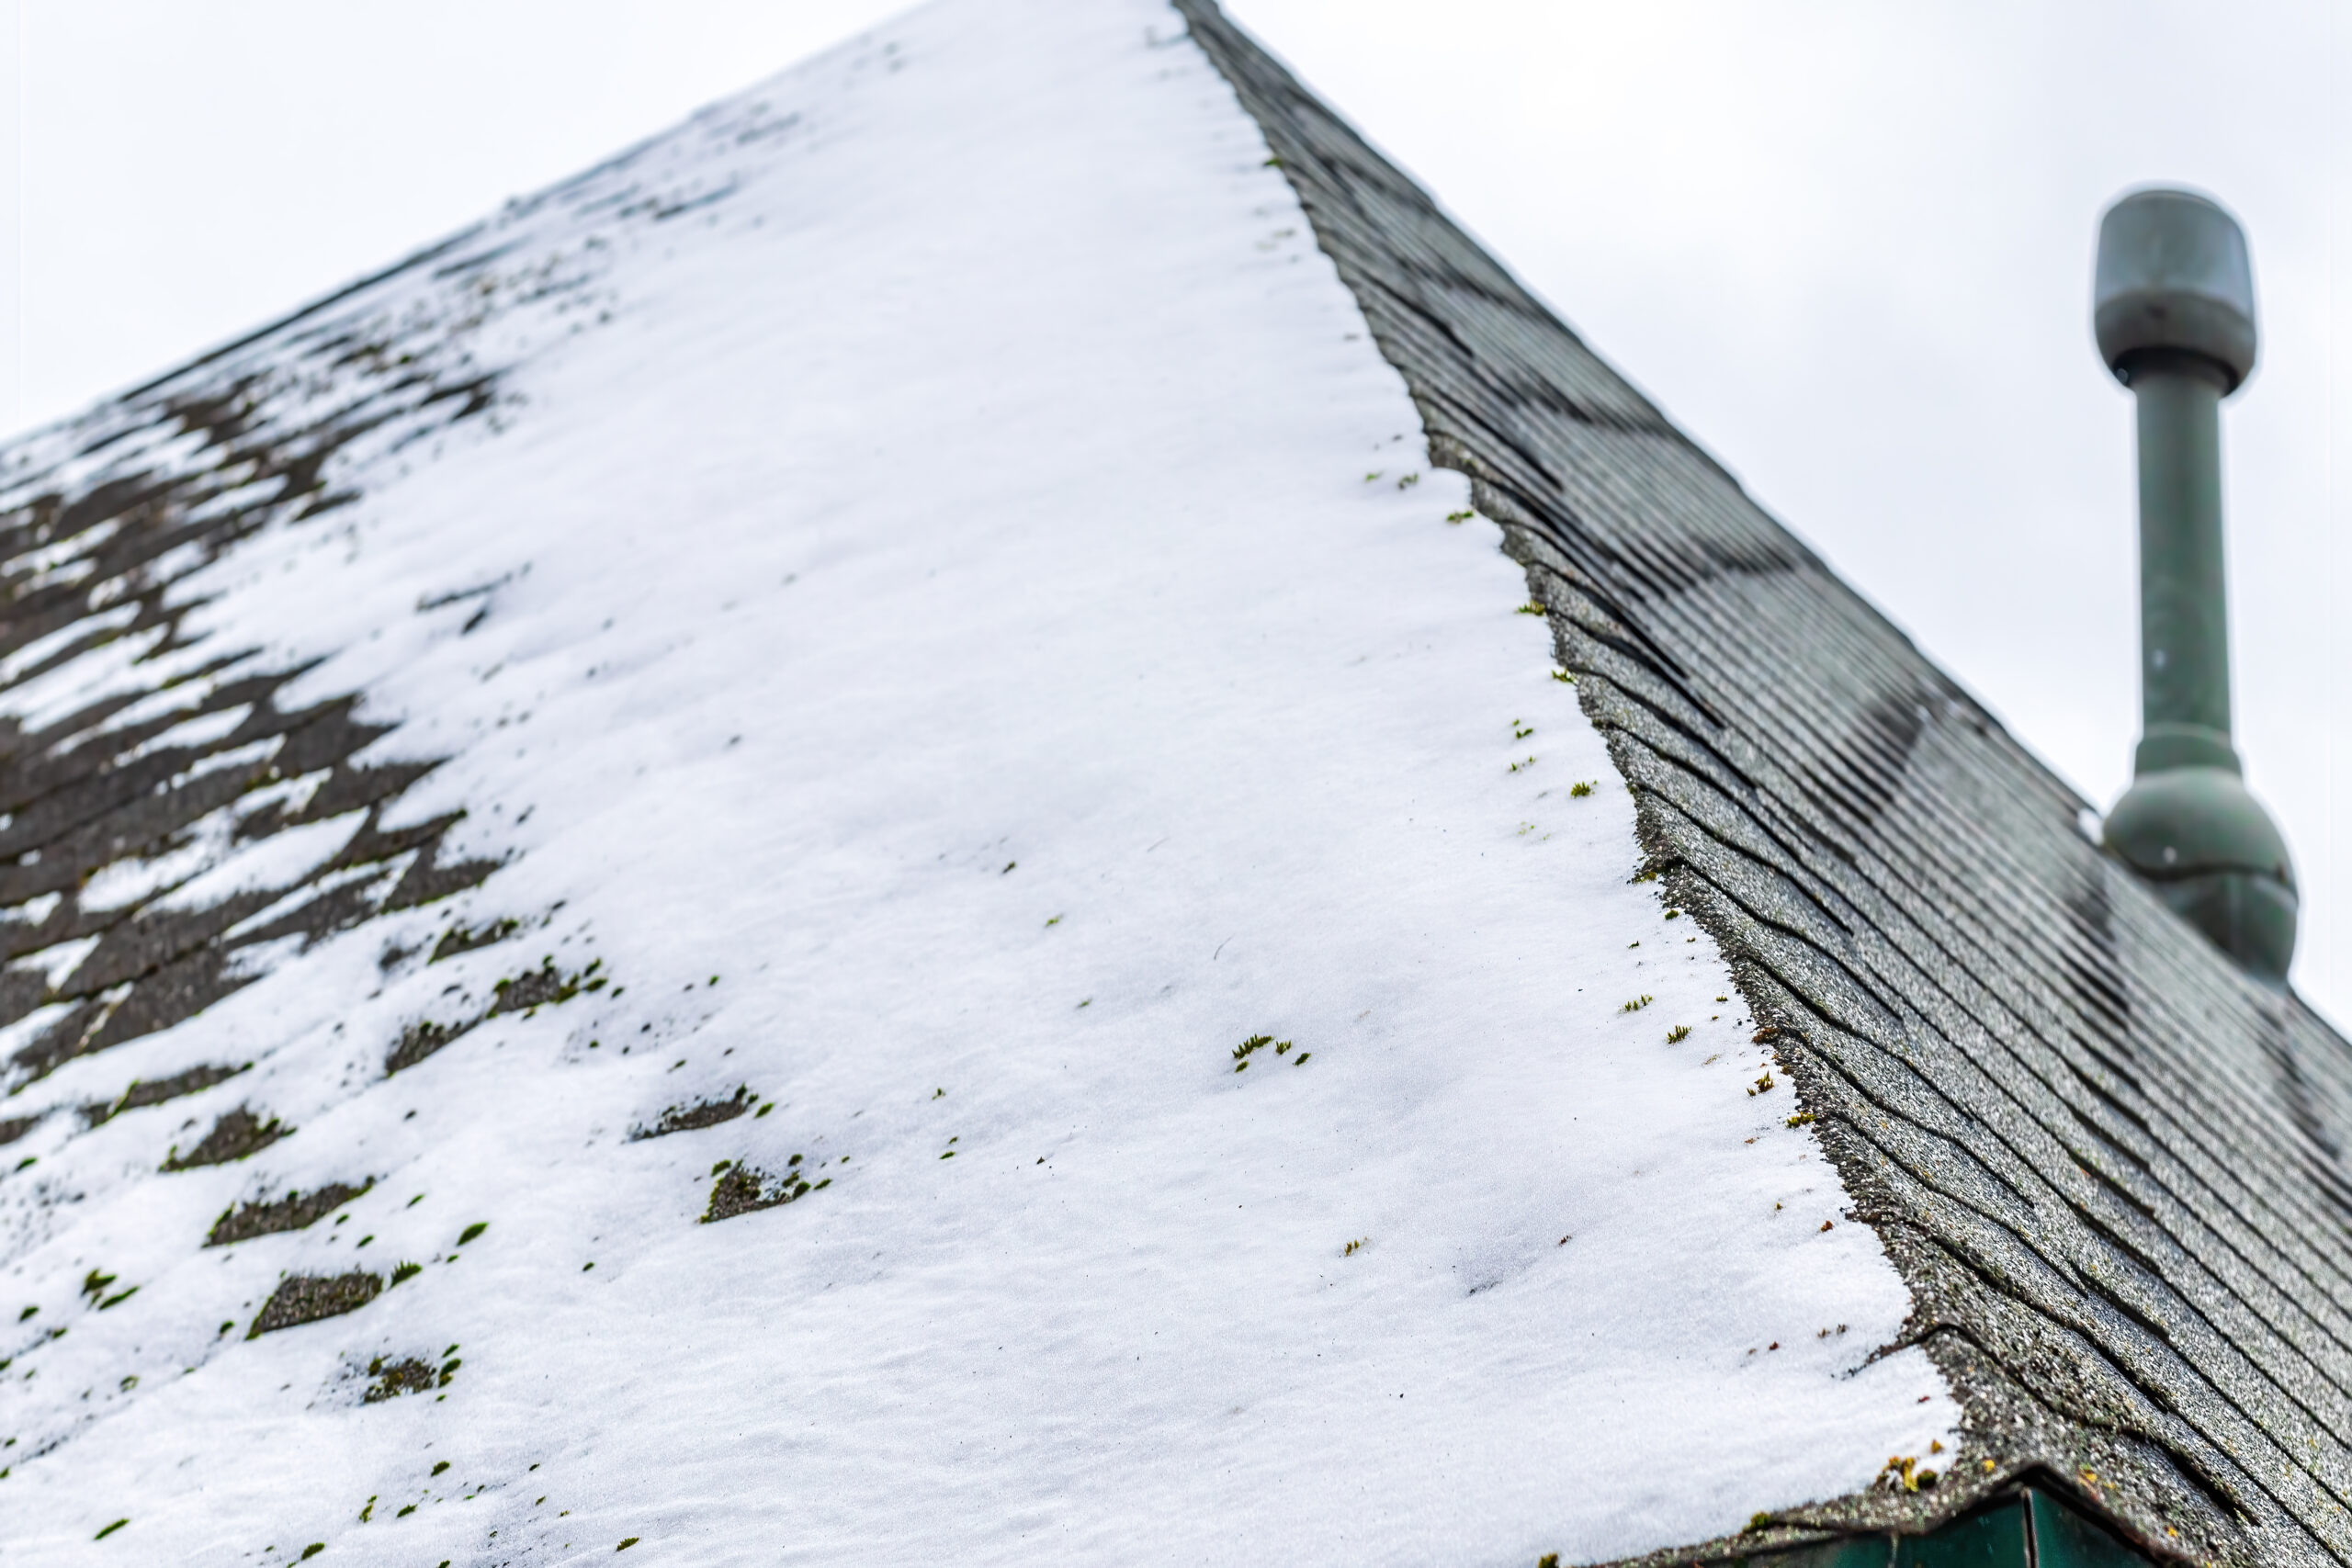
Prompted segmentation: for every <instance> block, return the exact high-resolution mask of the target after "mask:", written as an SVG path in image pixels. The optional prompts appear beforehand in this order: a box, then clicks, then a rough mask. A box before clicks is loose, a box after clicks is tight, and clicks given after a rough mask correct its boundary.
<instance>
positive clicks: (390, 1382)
mask: <svg viewBox="0 0 2352 1568" xmlns="http://www.w3.org/2000/svg"><path fill="white" fill-rule="evenodd" d="M455 1375H456V1369H455V1368H454V1367H452V1368H451V1371H450V1376H455ZM368 1376H369V1377H371V1378H373V1379H374V1380H375V1381H374V1382H371V1383H369V1384H368V1391H367V1392H366V1393H362V1394H361V1395H360V1396H359V1399H360V1403H361V1404H383V1403H384V1401H386V1400H388V1399H398V1398H399V1397H400V1396H401V1394H404V1393H432V1392H433V1391H434V1390H435V1388H438V1387H440V1386H441V1385H442V1384H443V1383H446V1382H448V1378H447V1377H442V1376H438V1375H437V1374H435V1371H434V1370H433V1363H432V1362H430V1361H426V1360H421V1359H418V1358H416V1357H414V1356H403V1357H401V1359H399V1360H397V1361H390V1360H386V1359H384V1358H383V1357H381V1356H379V1357H377V1358H376V1359H374V1360H372V1361H370V1362H368Z"/></svg>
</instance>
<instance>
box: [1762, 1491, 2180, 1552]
mask: <svg viewBox="0 0 2352 1568" xmlns="http://www.w3.org/2000/svg"><path fill="white" fill-rule="evenodd" d="M2154 1562H2155V1560H2154V1558H2151V1557H2149V1556H2147V1555H2145V1554H2144V1553H2143V1552H2141V1551H2138V1550H2136V1549H2135V1548H2133V1547H2131V1546H2130V1545H2128V1544H2126V1543H2125V1542H2124V1541H2123V1540H2122V1539H2121V1538H2120V1537H2119V1536H2117V1535H2116V1534H2115V1533H2114V1532H2112V1531H2111V1530H2109V1529H2107V1528H2106V1527H2105V1526H2104V1525H2101V1524H2099V1523H2098V1521H2097V1520H2095V1519H2093V1518H2092V1517H2090V1516H2089V1515H2087V1514H2085V1513H2082V1512H2080V1511H2079V1510H2077V1509H2076V1508H2075V1506H2073V1505H2071V1504H2069V1503H2067V1502H2065V1501H2064V1499H2063V1498H2060V1497H2059V1496H2057V1495H2054V1494H2052V1493H2050V1492H2045V1491H2042V1490H2040V1489H2039V1488H2034V1487H2028V1488H2026V1489H2025V1490H2023V1491H2021V1492H2015V1493H2011V1494H2010V1495H2007V1497H2004V1498H2002V1499H2001V1500H2000V1501H1998V1502H1996V1503H1995V1504H1994V1505H1993V1506H1990V1507H1987V1508H1980V1509H1978V1510H1977V1511H1976V1512H1974V1513H1973V1514H1967V1515H1963V1516H1962V1517H1960V1518H1957V1519H1954V1520H1952V1521H1951V1523H1950V1524H1948V1525H1945V1526H1944V1527H1943V1528H1942V1529H1937V1530H1930V1531H1929V1532H1928V1534H1926V1535H1853V1536H1847V1537H1845V1538H1844V1539H1842V1540H1825V1541H1817V1542H1815V1544H1813V1545H1811V1546H1799V1547H1793V1548H1791V1549H1790V1550H1788V1551H1767V1552H1758V1553H1757V1554H1756V1555H1755V1556H1753V1557H1746V1558H1742V1559H1740V1560H1739V1564H1740V1568H2154Z"/></svg>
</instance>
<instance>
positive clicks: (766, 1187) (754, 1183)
mask: <svg viewBox="0 0 2352 1568" xmlns="http://www.w3.org/2000/svg"><path fill="white" fill-rule="evenodd" d="M832 1184H833V1183H832V1179H831V1177H827V1178H826V1179H824V1180H822V1181H819V1182H816V1183H813V1184H812V1183H811V1182H809V1179H807V1178H806V1177H803V1176H800V1175H798V1174H797V1172H794V1171H786V1172H785V1174H784V1175H782V1176H769V1175H767V1174H766V1173H765V1172H763V1171H760V1170H755V1169H753V1168H752V1167H750V1166H748V1165H737V1166H729V1168H727V1169H726V1170H724V1171H722V1172H720V1173H719V1177H718V1180H717V1181H714V1182H712V1183H711V1187H710V1207H709V1208H707V1209H706V1210H704V1211H703V1216H702V1223H703V1224H712V1223H713V1222H715V1221H718V1220H731V1219H733V1218H734V1217H735V1216H736V1215H738V1214H748V1213H752V1211H753V1210H755V1209H775V1208H780V1207H782V1206H783V1205H784V1204H786V1203H792V1202H797V1201H799V1200H800V1199H803V1198H805V1197H807V1196H808V1195H809V1193H811V1192H815V1191H817V1190H820V1189H821V1188H826V1187H831V1185H832Z"/></svg>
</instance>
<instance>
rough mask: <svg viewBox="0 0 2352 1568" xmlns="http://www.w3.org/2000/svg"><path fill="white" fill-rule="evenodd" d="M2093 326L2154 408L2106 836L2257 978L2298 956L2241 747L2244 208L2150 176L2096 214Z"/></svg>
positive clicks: (2282, 871)
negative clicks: (2231, 467)
mask: <svg viewBox="0 0 2352 1568" xmlns="http://www.w3.org/2000/svg"><path fill="white" fill-rule="evenodd" d="M2092 312H2093V313H2092V325H2093V330H2094V331H2095V333H2097V335H2098V351H2099V355H2100V357H2102V358H2104V359H2105V360H2106V361H2107V365H2108V368H2109V369H2110V370H2112V371H2113V372H2114V373H2115V376H2116V378H2117V379H2118V380H2120V381H2121V382H2122V383H2123V384H2124V385H2125V386H2127V387H2129V388H2131V390H2132V392H2133V393H2134V394H2135V395H2136V398H2137V400H2138V402H2139V413H2140V713H2141V721H2142V733H2141V739H2140V746H2139V750H2138V751H2137V753H2136V754H2135V755H2134V757H2133V759H2132V769H2131V771H2132V773H2133V778H2132V781H2131V788H2130V789H2128V790H2126V791H2124V792H2123V798H2122V799H2121V800H2120V801H2118V802H2116V805H2115V809H2114V810H2113V811H2111V812H2109V814H2108V818H2107V843H2108V847H2109V849H2110V850H2112V851H2113V852H2115V853H2116V854H2117V855H2118V856H2120V858H2121V859H2122V860H2123V861H2124V862H2125V863H2127V864H2129V865H2130V866H2131V868H2132V869H2133V870H2134V871H2137V872H2138V873H2139V874H2141V875H2142V876H2144V877H2146V878H2147V879H2148V880H2149V881H2150V882H2151V883H2153V884H2154V886H2155V888H2156V891H2157V892H2158V893H2159V894H2160V895H2162V897H2164V900H2165V903H2167V904H2169V905H2171V906H2172V907H2173V908H2175V909H2177V910H2178V911H2179V912H2180V913H2181V914H2182V915H2184V916H2186V917H2187V918H2188V920H2189V921H2190V923H2192V924H2194V925H2195V926H2197V927H2198V928H2199V930H2201V931H2204V932H2205V934H2206V935H2207V936H2209V937H2211V938H2212V939H2213V941H2214V942H2215V943H2216V944H2218V945H2219V946H2220V947H2221V948H2222V951H2224V952H2225V953H2229V954H2230V955H2231V956H2232V957H2233V958H2235V959H2236V960H2237V961H2238V963H2239V964H2242V965H2244V966H2245V969H2246V970H2247V971H2248V972H2249V973H2251V974H2253V975H2255V976H2258V977H2260V978H2261V979H2264V980H2267V981H2268V982H2271V983H2272V984H2275V985H2284V984H2285V983H2286V977H2287V964H2288V961H2289V960H2290V959H2291V958H2292V957H2293V956H2294V953H2295V906H2296V898H2295V874H2294V871H2293V869H2292V868H2291V866H2290V864H2289V863H2288V860H2287V844H2286V840H2283V839H2282V838H2280V837H2279V834H2278V827H2277V825H2276V824H2274V823H2273V822H2272V821H2271V820H2270V816H2269V813H2267V812H2266V811H2264V810H2263V809H2262V807H2261V805H2260V804H2259V803H2258V802H2257V801H2256V799H2255V798H2254V796H2253V795H2251V794H2249V793H2247V790H2246V787H2245V782H2244V780H2243V779H2242V778H2241V777H2240V776H2239V775H2240V773H2241V769H2240V767H2239V763H2238V754H2237V752H2236V750H2234V749H2233V747H2232V746H2231V744H2230V635H2229V610H2228V603H2227V599H2226V597H2225V595H2224V593H2223V591H2222V412H2221V411H2222V399H2223V398H2226V397H2228V396H2229V395H2230V394H2231V393H2232V392H2234V391H2236V390H2237V389H2238V387H2239V385H2240V383H2242V382H2244V381H2245V378H2246V376H2247V374H2248V373H2249V372H2251V371H2252V370H2253V369H2254V345H2255V334H2254V267H2253V264H2252V262H2251V261H2250V260H2249V259H2248V257H2247V255H2246V246H2245V232H2244V231H2241V230H2240V229H2239V228H2238V225H2237V221H2236V220H2234V219H2233V218H2232V217H2231V216H2230V215H2229V214H2228V213H2226V212H2224V211H2222V209H2220V208H2219V207H2216V206H2215V205H2214V204H2213V203H2211V202H2210V201H2208V200H2206V199H2205V198H2204V197H2200V196H2192V195H2190V194H2189V193H2188V192H2187V191H2178V190H2143V191H2139V192H2136V193H2134V194H2132V195H2131V196H2127V197H2124V198H2123V199H2122V200H2120V201H2119V202H2117V203H2116V204H2115V205H2114V206H2113V207H2110V208H2109V209H2107V216H2106V218H2105V219H2104V220H2101V222H2100V223H2099V230H2098V276H2097V282H2096V284H2095V285H2094V288H2093V307H2092Z"/></svg>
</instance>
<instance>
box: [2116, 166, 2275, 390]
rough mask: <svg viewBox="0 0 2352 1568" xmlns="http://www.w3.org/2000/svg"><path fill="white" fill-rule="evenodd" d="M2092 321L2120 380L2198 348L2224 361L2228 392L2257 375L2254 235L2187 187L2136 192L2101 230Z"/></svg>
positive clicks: (2214, 360)
mask: <svg viewBox="0 0 2352 1568" xmlns="http://www.w3.org/2000/svg"><path fill="white" fill-rule="evenodd" d="M2091 325H2092V330H2093V332H2095V333H2097V334H2098V352H2099V356H2100V357H2101V358H2103V359H2105V360H2106V361H2107V367H2108V368H2109V370H2112V371H2114V372H2115V374H2116V376H2117V377H2118V378H2120V379H2121V380H2124V381H2129V380H2130V379H2131V366H2130V361H2131V359H2132V358H2133V356H2135V355H2142V354H2146V353H2150V352H2156V353H2164V354H2193V355H2197V356H2199V358H2202V359H2207V360H2211V362H2212V363H2213V364H2215V365H2217V366H2219V367H2221V368H2222V372H2223V374H2224V377H2225V381H2224V383H2223V390H2224V392H2234V391H2236V390H2237V389H2238V386H2239V384H2240V383H2241V382H2243V381H2244V380H2245V378H2247V377H2248V376H2250V375H2252V374H2253V373H2254V347H2255V335H2254V263H2253V262H2252V260H2251V259H2249V257H2248V256H2247V254H2246V246H2245V231H2244V230H2242V229H2240V228H2239V227H2238V223H2237V220H2236V219H2234V218H2232V217H2231V216H2230V215H2229V214H2228V213H2227V212H2225V211H2223V210H2222V209H2221V208H2220V207H2219V206H2217V205H2215V204H2214V203H2213V202H2211V201H2208V200H2207V199H2206V198H2205V197H2201V196H2195V195H2192V194H2190V193H2189V192H2188V191H2185V190H2143V191H2136V192H2134V193H2133V194H2131V195H2130V196H2127V197H2124V198H2123V199H2122V200H2121V201H2119V202H2117V203H2116V204H2115V205H2114V206H2113V207H2110V208H2109V209H2107V216H2106V217H2105V218H2104V219H2103V220H2100V222H2099V226H2098V272H2097V275H2096V278H2095V281H2094V282H2093V284H2092V289H2091Z"/></svg>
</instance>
